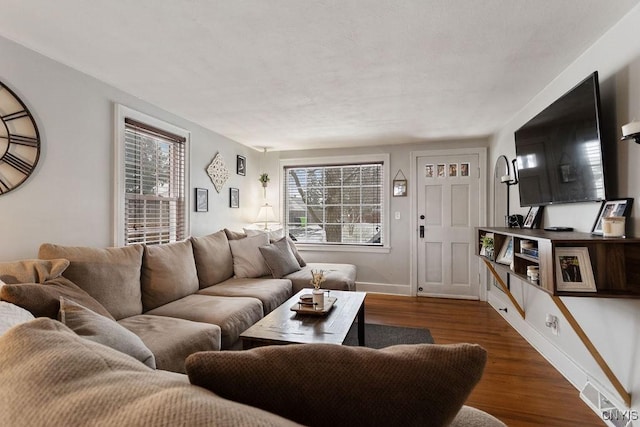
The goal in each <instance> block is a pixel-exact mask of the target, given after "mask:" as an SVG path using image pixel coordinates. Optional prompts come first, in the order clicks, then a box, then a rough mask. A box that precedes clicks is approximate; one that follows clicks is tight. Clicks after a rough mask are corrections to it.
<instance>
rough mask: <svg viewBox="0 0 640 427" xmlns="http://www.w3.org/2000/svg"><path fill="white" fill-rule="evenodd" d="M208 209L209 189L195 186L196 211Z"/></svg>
mask: <svg viewBox="0 0 640 427" xmlns="http://www.w3.org/2000/svg"><path fill="white" fill-rule="evenodd" d="M208 211H209V190H207V189H206V188H196V212H208Z"/></svg>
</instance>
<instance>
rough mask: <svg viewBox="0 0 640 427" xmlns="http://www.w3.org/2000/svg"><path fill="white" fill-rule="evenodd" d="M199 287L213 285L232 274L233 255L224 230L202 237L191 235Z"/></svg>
mask: <svg viewBox="0 0 640 427" xmlns="http://www.w3.org/2000/svg"><path fill="white" fill-rule="evenodd" d="M191 244H192V245H193V257H194V258H195V260H196V269H197V270H198V281H199V282H200V288H206V287H207V286H211V285H215V284H217V283H220V282H223V281H225V280H227V279H228V278H230V277H232V276H233V257H232V256H231V248H229V240H228V239H227V235H226V234H225V232H224V230H220V231H218V232H217V233H213V234H209V235H208V236H204V237H191Z"/></svg>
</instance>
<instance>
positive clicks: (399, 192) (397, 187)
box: [393, 179, 407, 197]
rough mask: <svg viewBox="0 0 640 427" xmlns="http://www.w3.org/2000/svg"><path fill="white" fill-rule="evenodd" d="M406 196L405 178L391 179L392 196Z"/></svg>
mask: <svg viewBox="0 0 640 427" xmlns="http://www.w3.org/2000/svg"><path fill="white" fill-rule="evenodd" d="M406 196H407V180H406V179H394V180H393V197H406Z"/></svg>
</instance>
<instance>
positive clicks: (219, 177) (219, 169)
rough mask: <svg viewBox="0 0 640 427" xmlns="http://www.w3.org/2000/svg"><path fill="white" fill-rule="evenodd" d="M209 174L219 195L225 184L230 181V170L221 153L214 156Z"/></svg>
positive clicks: (208, 169) (208, 168)
mask: <svg viewBox="0 0 640 427" xmlns="http://www.w3.org/2000/svg"><path fill="white" fill-rule="evenodd" d="M207 174H208V175H209V178H211V182H213V186H214V188H215V189H216V191H217V192H218V193H219V192H220V190H222V187H223V186H224V183H225V182H227V180H228V179H229V169H227V166H226V165H225V164H224V159H223V158H222V156H221V155H220V153H217V154H216V155H215V156H214V158H213V160H212V161H211V164H210V165H209V166H208V167H207Z"/></svg>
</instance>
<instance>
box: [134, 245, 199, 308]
mask: <svg viewBox="0 0 640 427" xmlns="http://www.w3.org/2000/svg"><path fill="white" fill-rule="evenodd" d="M141 282H142V305H143V308H144V311H145V312H146V311H149V310H153V309H154V308H157V307H160V306H161V305H164V304H166V303H169V302H171V301H175V300H177V299H180V298H182V297H185V296H187V295H191V294H194V293H196V292H197V291H198V289H199V287H198V272H197V270H196V263H195V260H194V258H193V249H192V247H191V241H190V240H184V241H182V242H176V243H166V244H163V245H155V246H145V248H144V257H143V258H142V279H141Z"/></svg>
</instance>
